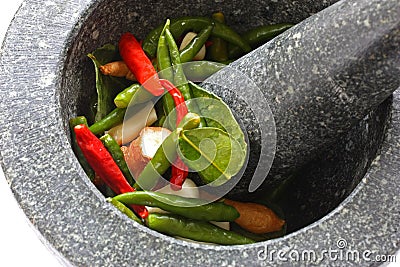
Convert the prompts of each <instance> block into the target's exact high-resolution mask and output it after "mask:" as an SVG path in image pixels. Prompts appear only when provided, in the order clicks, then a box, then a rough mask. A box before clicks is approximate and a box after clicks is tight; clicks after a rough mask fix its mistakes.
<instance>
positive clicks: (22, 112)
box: [0, 0, 400, 266]
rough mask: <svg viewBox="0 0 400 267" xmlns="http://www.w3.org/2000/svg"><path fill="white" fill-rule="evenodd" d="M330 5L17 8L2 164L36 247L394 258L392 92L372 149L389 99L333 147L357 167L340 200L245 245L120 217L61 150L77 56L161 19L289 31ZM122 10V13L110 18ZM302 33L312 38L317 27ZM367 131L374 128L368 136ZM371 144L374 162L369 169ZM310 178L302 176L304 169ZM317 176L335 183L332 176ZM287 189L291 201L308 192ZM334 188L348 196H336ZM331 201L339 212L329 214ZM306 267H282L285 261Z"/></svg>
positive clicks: (81, 71)
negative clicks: (179, 235)
mask: <svg viewBox="0 0 400 267" xmlns="http://www.w3.org/2000/svg"><path fill="white" fill-rule="evenodd" d="M334 2H336V1H321V2H319V3H314V1H297V2H292V1H283V2H275V1H270V2H268V3H265V2H264V1H255V2H252V4H251V5H250V6H249V7H248V8H247V9H243V7H242V3H240V2H237V1H234V2H224V1H216V2H212V4H210V3H209V2H207V3H206V2H202V1H196V2H180V3H179V5H177V4H176V3H172V4H171V3H170V4H171V5H168V4H169V3H168V2H157V3H156V2H154V3H150V2H147V3H143V2H139V1H137V2H136V1H105V0H104V1H90V0H79V1H78V0H71V1H62V0H52V1H45V2H43V1H39V0H32V1H26V2H24V3H23V4H22V6H21V8H20V9H19V11H18V12H17V14H16V16H15V18H14V20H13V22H12V24H11V26H10V28H9V30H8V33H7V36H6V39H5V42H4V44H3V50H2V58H1V62H0V70H1V71H0V84H1V85H0V93H1V96H2V97H1V100H0V112H1V118H2V120H1V123H0V125H1V128H0V129H1V130H0V133H1V139H0V149H1V164H2V167H3V169H4V172H5V175H6V179H7V182H8V183H9V185H10V187H11V189H12V191H13V193H14V195H15V197H16V199H17V201H18V203H19V205H20V207H21V208H22V209H23V211H24V212H25V214H26V216H27V217H28V219H29V220H30V221H31V222H32V224H33V225H34V227H35V228H36V229H37V230H38V231H39V233H40V234H41V237H42V239H43V242H45V244H46V245H48V247H49V248H50V249H51V250H52V251H53V252H54V253H55V254H56V255H57V256H58V257H59V258H60V260H62V261H63V262H64V263H65V264H66V265H75V266H161V265H167V266H175V265H177V263H179V265H183V266H235V265H239V266H256V265H259V266H265V265H267V264H268V263H270V262H269V261H268V259H262V257H263V256H264V255H265V253H262V252H263V251H264V250H265V249H266V248H268V251H271V250H276V251H277V250H283V251H297V252H300V253H301V252H302V251H305V250H308V251H309V250H313V251H315V252H316V253H319V256H321V254H322V253H323V250H328V249H329V248H331V249H338V246H337V245H338V244H337V242H338V241H339V240H340V239H344V240H346V241H347V248H350V249H352V250H357V251H359V252H360V254H361V253H362V252H363V251H366V250H369V251H375V253H376V254H386V255H387V254H394V253H395V252H396V251H397V250H399V245H400V244H399V240H400V234H399V232H400V231H399V225H400V198H399V195H400V186H399V181H400V180H399V179H400V176H399V169H400V143H399V142H398V140H399V136H400V124H399V122H400V93H399V92H395V93H394V97H393V104H392V108H393V110H392V112H391V116H392V121H391V123H390V125H389V127H388V132H387V134H386V137H385V138H384V140H383V142H382V143H381V144H380V145H379V143H380V140H382V139H383V133H384V132H385V128H386V122H387V121H388V116H387V113H388V112H389V110H390V100H388V101H387V102H386V103H384V104H383V105H381V106H380V108H379V109H378V110H377V111H376V112H375V113H374V114H375V115H371V116H370V119H368V118H365V121H361V122H359V124H358V125H355V126H353V130H354V131H355V133H357V134H358V135H359V136H360V137H364V138H354V139H352V140H351V139H349V141H348V142H346V141H343V143H342V144H340V145H338V151H345V152H346V151H347V152H346V153H345V154H344V155H343V157H338V161H340V162H342V163H343V164H345V166H344V169H347V168H349V166H356V168H357V169H356V170H354V169H353V172H346V171H344V172H343V174H337V177H341V179H342V180H340V179H339V178H338V179H339V180H340V181H341V183H344V182H343V181H345V180H344V179H345V178H348V176H350V175H351V176H354V177H355V178H354V179H349V180H346V181H347V183H348V185H346V186H342V187H340V186H339V187H338V188H339V189H338V190H336V189H337V188H331V189H332V190H331V192H332V193H329V194H328V195H329V197H331V196H335V193H338V196H336V197H335V198H334V201H327V204H323V205H322V207H320V208H321V210H318V207H316V206H315V203H318V202H319V201H318V199H320V198H321V195H323V194H315V195H314V197H313V198H311V200H310V202H311V204H310V206H309V207H312V209H313V211H315V210H316V214H311V215H308V219H307V220H305V221H304V222H301V223H299V224H298V225H296V226H293V230H296V229H298V228H300V227H303V226H304V227H303V228H302V229H300V230H298V231H296V232H293V233H291V234H290V235H287V236H285V237H282V238H278V239H274V240H269V241H266V242H260V243H256V244H254V245H246V246H229V247H226V246H212V245H199V244H192V243H188V242H184V241H180V240H176V239H174V238H171V237H166V236H164V235H162V234H159V233H156V232H154V231H151V230H149V229H147V228H146V227H143V226H140V225H138V224H136V223H135V222H132V221H130V220H128V219H127V218H125V217H124V216H123V215H121V214H120V213H119V212H118V211H117V210H116V209H115V208H113V207H112V206H111V205H110V204H108V203H107V202H106V201H105V199H104V197H103V196H102V195H101V194H100V193H99V192H98V191H97V190H96V189H95V187H94V186H93V185H92V184H91V183H90V182H89V180H88V179H87V177H86V176H85V174H84V172H83V170H82V168H81V167H80V166H79V163H78V161H77V160H76V158H75V156H74V154H73V152H72V150H71V148H70V143H69V137H68V136H69V131H68V129H67V120H68V118H70V117H72V116H74V115H76V114H78V113H80V112H82V111H83V110H82V109H83V107H84V103H85V100H86V99H87V97H88V96H89V95H90V94H92V93H93V90H94V86H93V76H91V75H87V72H88V70H89V69H90V68H91V65H90V62H89V61H88V60H87V59H86V56H85V54H87V53H88V52H91V51H92V50H94V49H95V48H97V47H98V46H100V45H102V44H104V43H107V42H115V41H116V40H117V39H118V36H119V35H120V33H121V32H123V31H127V30H132V31H133V30H134V31H135V34H138V36H139V37H143V36H144V34H145V32H146V31H147V29H148V28H151V27H153V26H155V25H157V24H158V23H160V22H161V21H162V20H163V18H164V17H166V16H178V15H179V16H181V15H189V14H200V15H202V14H204V15H206V14H210V13H211V12H212V11H215V10H217V9H221V10H223V11H225V12H226V14H227V16H228V17H230V18H231V20H230V23H231V24H233V25H236V26H237V27H236V28H237V30H239V31H241V30H244V29H246V28H247V27H251V26H256V25H259V24H264V23H268V22H283V21H290V22H294V23H297V22H300V21H302V20H303V19H305V18H307V17H309V16H310V15H312V14H314V13H316V12H318V11H320V10H322V9H323V8H325V7H328V6H329V5H331V4H333V3H334ZM127 3H128V4H127ZM149 6H151V9H150V7H149ZM161 6H164V7H166V8H162V7H161ZM172 7H173V8H172ZM149 10H151V12H149ZM246 12H248V13H246ZM121 13H122V14H125V15H124V16H122V15H120V16H118V14H121ZM127 14H129V15H127ZM246 14H251V16H250V15H248V16H247V15H246ZM369 14H370V15H369V19H370V22H373V21H374V20H375V19H377V18H379V17H380V16H379V12H376V13H375V11H371V12H370V13H369ZM111 15H112V16H111ZM336 15H337V16H340V14H336ZM111 18H113V19H111ZM309 30H310V31H315V32H318V29H317V28H315V29H309ZM378 119H379V120H378ZM368 120H370V121H368ZM373 125H376V126H377V127H376V129H377V130H376V131H371V132H368V129H369V126H373ZM357 128H358V129H359V130H357ZM357 134H356V136H357ZM344 139H346V138H344ZM358 140H362V142H365V144H366V145H367V146H370V148H366V147H364V146H361V147H360V146H357V145H355V146H354V149H353V148H352V147H351V144H352V142H353V143H354V141H358ZM368 140H373V141H375V142H372V141H368ZM349 144H350V147H349ZM380 146H381V147H380ZM379 147H380V154H379V156H378V158H377V159H376V160H375V161H374V162H373V163H372V164H371V165H370V167H369V168H368V164H369V162H370V161H371V160H372V159H373V158H374V156H375V153H376V151H377V149H378V148H379ZM341 149H342V150H341ZM335 150H336V148H335ZM357 151H358V152H357ZM352 153H354V154H353V155H362V156H361V157H360V160H359V161H357V162H355V163H354V165H351V162H350V165H348V164H349V162H348V160H346V157H348V156H350V155H352ZM338 155H340V154H338V153H334V152H332V154H331V157H330V160H331V161H332V162H333V163H332V165H329V168H332V169H333V170H334V163H335V161H336V160H334V159H335V157H337V156H338ZM366 155H368V156H367V158H365V156H366ZM357 157H358V156H356V158H357ZM317 161H318V160H317ZM309 164H311V165H312V164H316V166H317V165H318V163H312V162H311V163H309ZM336 167H337V166H336ZM304 168H307V166H305V167H304ZM329 168H328V169H329ZM367 169H368V171H367ZM365 171H367V173H366V174H365V175H364V173H365ZM313 172H314V168H311V171H310V173H311V174H312V173H313ZM315 173H318V170H316V171H315V172H314V175H315ZM316 176H318V175H316ZM361 177H363V178H362V180H361V182H360V183H358V184H357V182H358V181H359V180H360V179H361ZM324 179H326V180H327V181H332V180H331V178H329V177H326V178H324ZM335 181H336V180H335ZM294 183H296V180H295V181H294ZM312 186H314V188H315V187H317V188H318V186H320V185H319V184H315V185H311V187H312ZM333 186H335V185H333ZM354 187H355V189H354V190H353V188H354ZM295 188H298V192H300V194H302V193H307V189H309V188H307V187H306V188H305V189H302V188H301V187H295ZM325 189H326V188H325ZM325 189H320V190H321V191H323V190H325ZM343 190H347V191H346V192H344V193H342V191H343ZM350 192H351V193H350ZM349 193H350V195H349V196H348V197H347V198H345V197H346V196H347V195H348V194H349ZM326 198H328V196H327V197H326ZM314 199H317V200H314ZM324 200H325V201H326V200H327V199H324ZM339 202H341V203H340V204H339V205H338V206H337V207H334V205H333V206H332V203H335V205H336V204H338V203H339ZM332 209H333V210H332ZM313 211H311V213H313ZM328 212H329V214H327V215H325V214H326V213H328ZM324 215H325V216H324ZM317 219H318V220H317ZM315 220H317V221H315ZM313 221H314V222H313ZM310 223H311V224H310ZM307 224H308V225H307ZM305 225H307V226H305ZM260 252H261V253H260ZM259 256H261V259H259V258H258V257H259ZM273 263H274V264H276V265H281V266H288V265H290V262H285V261H283V260H279V259H274V261H273ZM308 263H310V262H305V261H300V262H291V265H296V266H298V265H306V264H308ZM312 263H313V264H317V263H322V264H324V265H327V264H328V263H329V264H330V265H331V266H344V265H345V266H360V265H364V266H368V265H372V266H376V265H379V263H377V262H367V261H365V260H363V259H361V260H360V261H357V262H356V261H341V260H336V261H331V262H328V258H327V257H325V258H322V257H319V258H318V260H317V261H316V262H312Z"/></svg>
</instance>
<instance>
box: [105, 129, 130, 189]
mask: <svg viewBox="0 0 400 267" xmlns="http://www.w3.org/2000/svg"><path fill="white" fill-rule="evenodd" d="M100 140H101V142H103V145H104V146H105V147H106V148H107V150H108V152H110V154H111V156H112V157H113V159H114V161H115V163H117V165H118V167H119V169H120V170H121V171H122V173H123V174H124V176H125V179H126V180H127V181H128V183H129V184H130V185H133V184H134V183H135V181H134V178H133V176H132V174H131V172H130V171H129V168H128V165H127V164H126V162H125V158H124V153H122V150H121V147H120V146H119V145H118V143H117V142H116V141H115V140H114V138H112V136H111V135H109V134H106V135H103V136H102V137H101V138H100Z"/></svg>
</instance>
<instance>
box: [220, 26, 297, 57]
mask: <svg viewBox="0 0 400 267" xmlns="http://www.w3.org/2000/svg"><path fill="white" fill-rule="evenodd" d="M292 26H293V24H290V23H281V24H273V25H265V26H260V27H257V28H254V29H251V30H249V31H247V32H246V33H245V34H243V39H244V40H245V41H246V42H247V43H248V44H249V45H250V46H251V47H252V48H253V49H254V48H257V47H258V46H260V45H261V44H264V43H265V42H266V41H268V40H271V39H272V38H274V37H276V36H278V35H279V34H281V33H283V32H284V31H286V30H287V29H289V28H291V27H292ZM228 52H229V58H237V57H239V56H241V55H243V54H244V53H246V52H245V51H243V50H242V49H241V48H240V47H238V46H235V45H229V51H228Z"/></svg>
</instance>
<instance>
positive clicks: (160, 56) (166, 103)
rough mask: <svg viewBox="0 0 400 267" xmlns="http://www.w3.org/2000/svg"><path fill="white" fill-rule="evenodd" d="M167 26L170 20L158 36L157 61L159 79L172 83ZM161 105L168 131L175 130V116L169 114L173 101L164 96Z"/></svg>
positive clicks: (172, 74) (170, 97) (168, 96)
mask: <svg viewBox="0 0 400 267" xmlns="http://www.w3.org/2000/svg"><path fill="white" fill-rule="evenodd" d="M169 25H170V20H169V19H167V22H166V23H165V26H164V28H163V30H162V32H161V34H160V38H159V41H158V46H157V61H158V66H159V71H160V77H161V78H163V79H166V80H169V81H170V82H173V81H174V73H173V71H172V63H171V58H170V56H169V49H168V44H167V40H166V37H165V29H166V28H168V27H169ZM162 103H163V109H164V113H165V115H166V116H168V123H167V126H168V128H169V129H171V130H173V129H175V127H174V126H175V124H176V116H175V114H173V113H171V112H172V111H173V110H174V108H175V104H174V100H173V98H172V96H171V95H170V94H164V95H163V96H162ZM164 121H165V119H164Z"/></svg>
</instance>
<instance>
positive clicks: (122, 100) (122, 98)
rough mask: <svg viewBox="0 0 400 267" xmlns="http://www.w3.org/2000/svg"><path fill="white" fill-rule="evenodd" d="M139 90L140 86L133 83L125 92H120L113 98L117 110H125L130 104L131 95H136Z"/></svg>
mask: <svg viewBox="0 0 400 267" xmlns="http://www.w3.org/2000/svg"><path fill="white" fill-rule="evenodd" d="M139 89H140V84H138V83H134V84H132V85H131V86H129V87H128V88H126V89H125V90H123V91H122V92H120V93H119V94H118V95H117V96H116V97H115V98H114V103H115V105H116V106H117V108H126V107H127V106H128V105H129V103H130V102H131V99H132V97H133V95H134V94H136V93H137V91H138V90H139Z"/></svg>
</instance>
